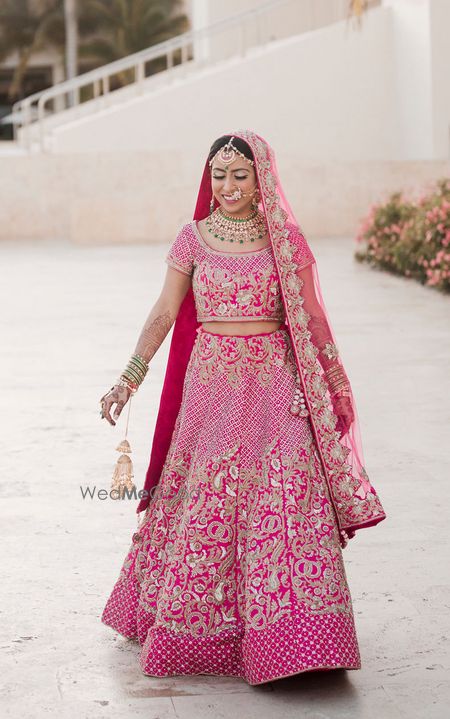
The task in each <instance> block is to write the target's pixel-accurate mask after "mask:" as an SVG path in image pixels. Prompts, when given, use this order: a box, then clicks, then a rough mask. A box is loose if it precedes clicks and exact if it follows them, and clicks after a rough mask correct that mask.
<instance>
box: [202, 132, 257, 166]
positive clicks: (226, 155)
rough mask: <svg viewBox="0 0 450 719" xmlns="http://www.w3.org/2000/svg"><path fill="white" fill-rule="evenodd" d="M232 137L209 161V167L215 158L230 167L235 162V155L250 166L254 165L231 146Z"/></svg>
mask: <svg viewBox="0 0 450 719" xmlns="http://www.w3.org/2000/svg"><path fill="white" fill-rule="evenodd" d="M233 140H234V137H232V138H231V139H230V140H228V142H227V144H226V145H224V146H223V147H221V148H220V149H219V150H217V152H216V154H215V155H214V157H213V158H212V159H211V160H210V161H209V166H210V167H211V165H212V164H213V162H214V160H215V159H216V157H217V156H218V157H219V160H220V161H221V162H223V163H224V165H230V164H231V163H232V162H234V161H235V159H236V155H239V156H240V157H242V158H243V159H244V160H246V162H248V163H249V164H250V165H254V164H255V163H254V162H253V160H250V159H249V158H248V157H246V156H245V155H244V154H243V153H242V152H240V151H239V150H238V149H237V147H235V146H234V145H233Z"/></svg>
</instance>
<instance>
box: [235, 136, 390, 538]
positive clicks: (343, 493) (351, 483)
mask: <svg viewBox="0 0 450 719" xmlns="http://www.w3.org/2000/svg"><path fill="white" fill-rule="evenodd" d="M233 135H234V136H235V137H242V138H243V139H244V140H246V141H247V142H248V144H249V145H250V147H251V148H252V150H253V153H254V154H255V155H256V157H257V160H258V162H257V167H258V180H259V184H260V189H261V194H262V199H263V203H264V207H265V211H266V220H267V223H268V225H269V228H270V233H271V238H272V245H273V247H274V248H275V250H278V252H274V257H275V263H276V264H277V270H278V275H279V280H280V286H281V289H282V295H283V301H284V303H285V306H286V308H287V312H286V315H287V317H286V321H287V322H288V324H289V326H290V330H291V334H292V337H293V344H294V350H293V351H294V353H295V355H296V363H298V364H299V366H300V368H301V374H302V378H303V384H304V386H305V391H306V393H307V396H308V399H309V403H310V407H311V409H312V412H311V421H312V423H313V426H314V428H315V432H316V436H317V440H318V445H319V450H320V456H321V458H322V459H323V463H322V464H323V469H324V472H325V477H326V479H327V483H328V488H329V491H330V496H331V501H332V504H333V506H334V511H335V517H336V521H337V522H338V525H339V529H342V528H343V529H345V528H347V527H352V526H353V525H357V524H361V525H362V524H364V523H367V522H368V521H369V520H371V521H372V520H373V519H376V518H384V516H385V513H384V510H383V507H382V505H381V502H380V500H379V498H378V496H377V494H376V492H375V490H374V488H373V487H372V486H371V485H370V482H369V480H368V478H367V473H366V472H365V470H364V473H362V470H361V469H360V468H358V467H356V466H353V465H351V464H347V463H346V461H345V459H346V458H347V456H348V455H349V454H350V451H351V450H350V449H349V448H348V447H345V446H343V445H341V444H340V442H339V438H340V435H339V432H338V431H337V430H336V424H337V416H336V415H335V414H334V413H333V412H332V411H325V409H326V407H325V405H326V399H325V398H324V397H323V388H322V387H321V390H320V396H318V395H317V390H316V388H317V386H318V380H319V378H322V371H321V366H320V362H319V360H318V359H317V355H318V353H319V350H318V348H317V347H316V346H315V345H314V344H313V342H312V341H311V332H310V331H309V330H308V328H307V327H308V322H309V321H310V320H311V317H310V315H309V314H308V313H307V312H306V311H305V310H304V308H303V307H302V304H303V302H304V299H303V298H302V297H301V294H300V290H301V287H302V285H299V284H298V283H299V281H300V280H299V278H298V275H297V272H298V271H299V270H301V269H302V268H303V267H305V266H306V265H307V264H309V263H310V262H311V261H314V257H311V255H309V256H308V251H307V243H295V242H293V241H291V240H290V237H291V231H297V230H296V228H295V227H294V226H292V225H290V223H287V222H286V219H287V215H286V212H285V211H284V210H283V209H282V208H281V206H280V197H279V195H278V193H277V188H276V182H275V178H274V176H273V174H272V173H271V171H270V167H271V163H272V160H273V158H272V155H271V150H270V148H269V147H268V145H266V143H264V142H263V141H262V140H261V139H260V138H258V137H257V136H256V135H255V134H254V133H253V132H250V131H248V130H237V131H236V132H233ZM299 248H300V249H299ZM277 256H278V257H279V258H280V265H281V267H278V263H277ZM355 475H356V476H355Z"/></svg>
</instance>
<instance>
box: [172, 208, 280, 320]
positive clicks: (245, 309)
mask: <svg viewBox="0 0 450 719" xmlns="http://www.w3.org/2000/svg"><path fill="white" fill-rule="evenodd" d="M165 261H166V263H167V264H168V265H170V266H172V267H174V268H175V269H177V270H179V271H180V272H184V273H185V274H187V275H189V276H190V277H192V289H193V292H194V299H195V307H196V312H197V322H211V321H237V320H279V321H281V322H283V321H284V319H285V312H284V305H283V298H282V294H281V288H280V284H279V279H278V272H277V269H276V265H275V259H274V256H273V250H272V246H271V245H268V246H267V247H264V248H262V249H259V250H251V251H249V252H228V251H226V250H225V251H221V250H215V249H213V248H212V247H210V246H209V245H208V244H207V243H206V242H205V240H204V239H203V237H202V236H201V234H200V231H199V229H198V227H197V224H196V222H190V223H188V224H186V225H184V226H183V227H182V229H181V230H180V232H179V233H178V235H177V237H176V239H175V240H174V242H173V244H172V246H171V248H170V250H169V252H168V254H167V256H166V258H165Z"/></svg>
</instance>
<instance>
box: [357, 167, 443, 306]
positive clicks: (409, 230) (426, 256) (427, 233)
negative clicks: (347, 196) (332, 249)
mask: <svg viewBox="0 0 450 719" xmlns="http://www.w3.org/2000/svg"><path fill="white" fill-rule="evenodd" d="M356 241H357V242H358V243H360V244H361V245H363V248H362V249H360V250H356V252H355V258H356V259H357V260H358V261H360V262H367V263H368V264H369V265H371V266H373V267H378V268H380V269H382V270H387V271H388V272H393V273H394V274H397V275H404V276H405V277H411V278H413V279H415V280H418V281H419V282H421V283H422V284H423V285H428V286H429V287H435V288H436V289H438V290H441V291H442V292H450V178H441V179H440V180H438V181H437V182H436V184H435V186H434V187H433V188H432V189H431V191H430V192H429V193H428V194H422V196H421V197H419V198H418V199H417V200H412V199H408V198H406V197H404V196H403V194H402V192H395V193H393V194H392V195H391V196H390V197H389V199H388V200H387V202H384V203H381V204H374V205H372V206H371V208H370V211H369V214H368V215H367V217H366V218H365V219H364V220H363V222H362V224H361V226H360V228H359V230H358V233H357V236H356Z"/></svg>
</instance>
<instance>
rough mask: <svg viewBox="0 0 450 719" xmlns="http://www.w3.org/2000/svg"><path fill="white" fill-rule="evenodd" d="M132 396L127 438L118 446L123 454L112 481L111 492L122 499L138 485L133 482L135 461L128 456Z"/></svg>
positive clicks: (118, 461)
mask: <svg viewBox="0 0 450 719" xmlns="http://www.w3.org/2000/svg"><path fill="white" fill-rule="evenodd" d="M131 397H132V395H131V396H130V399H129V400H128V401H129V405H128V417H127V426H126V429H125V438H124V439H123V440H122V441H121V442H120V444H119V445H118V447H116V451H117V452H121V455H120V457H119V459H118V460H117V462H116V466H115V467H114V473H113V477H112V483H111V492H114V493H117V495H118V497H119V498H120V499H123V498H124V496H125V492H127V493H131V492H133V491H134V490H135V489H136V485H135V484H134V482H133V477H134V474H133V463H132V461H131V459H130V457H129V456H128V455H129V454H131V451H132V450H131V447H130V443H129V442H128V440H127V434H128V420H129V419H130V407H131Z"/></svg>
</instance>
